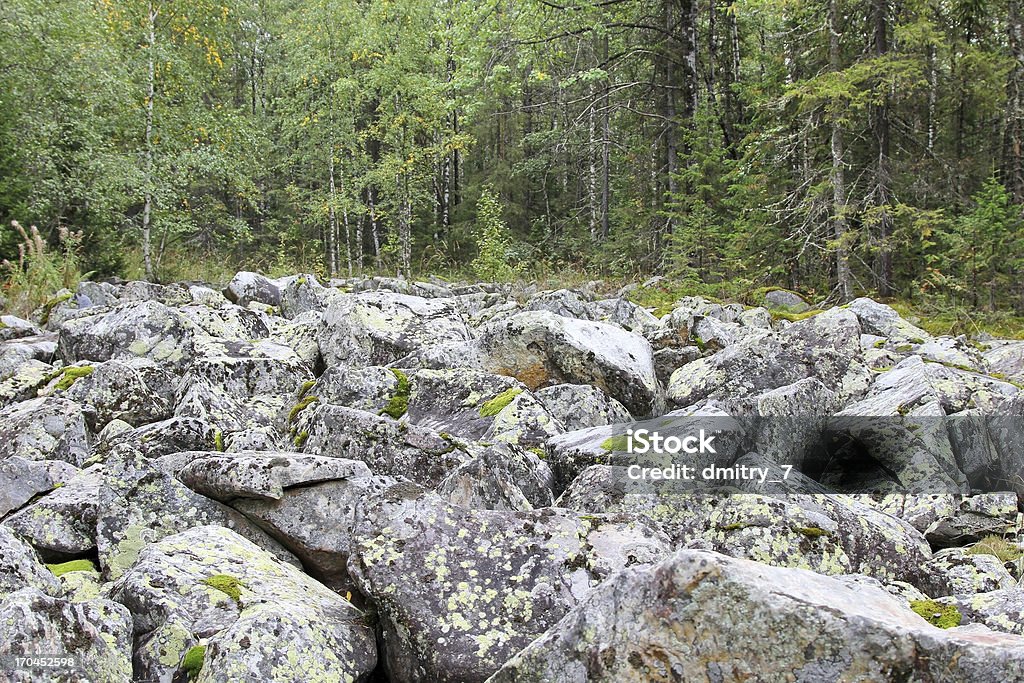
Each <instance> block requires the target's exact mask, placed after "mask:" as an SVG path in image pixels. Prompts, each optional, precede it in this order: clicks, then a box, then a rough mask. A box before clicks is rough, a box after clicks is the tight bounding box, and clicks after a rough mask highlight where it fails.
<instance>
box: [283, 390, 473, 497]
mask: <svg viewBox="0 0 1024 683" xmlns="http://www.w3.org/2000/svg"><path fill="white" fill-rule="evenodd" d="M294 431H295V433H296V434H302V435H304V438H302V439H301V444H300V445H299V446H297V449H298V450H300V451H302V452H303V453H313V454H317V455H325V456H329V457H336V458H350V459H352V460H360V461H362V462H364V463H366V464H367V465H368V466H369V468H370V470H371V471H372V472H373V473H374V474H386V475H391V476H401V477H408V478H410V479H412V480H413V481H416V482H418V483H421V484H423V485H424V486H430V487H434V486H437V485H438V483H440V481H441V480H442V479H444V477H445V475H447V474H448V473H449V472H450V471H451V470H453V469H455V468H456V467H458V466H459V465H460V464H462V463H463V462H465V461H466V460H468V459H469V455H468V454H467V453H466V451H465V450H464V449H463V448H462V447H460V445H459V443H458V442H457V441H455V440H453V439H452V438H450V437H449V438H445V435H442V434H439V433H437V432H435V431H434V430H432V429H428V428H426V427H420V426H418V425H407V424H402V423H399V422H396V421H395V420H393V419H391V418H390V417H382V416H380V415H375V414H373V413H368V412H366V411H363V410H355V409H352V408H344V407H341V406H335V405H320V404H319V403H318V402H315V403H312V404H311V405H310V406H309V407H307V408H306V409H305V410H303V411H301V413H300V414H299V416H298V417H297V419H296V421H295V423H294Z"/></svg>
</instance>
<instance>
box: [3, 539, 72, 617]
mask: <svg viewBox="0 0 1024 683" xmlns="http://www.w3.org/2000/svg"><path fill="white" fill-rule="evenodd" d="M23 588H33V589H35V590H38V591H41V592H43V593H46V594H48V595H54V596H58V595H60V590H61V589H60V581H58V580H57V577H55V576H54V575H53V573H52V572H51V571H50V570H49V569H47V568H46V567H44V566H43V564H42V562H41V561H40V559H39V556H38V555H37V554H36V551H35V550H33V549H32V546H30V545H29V544H28V543H26V542H25V541H24V540H23V539H22V538H21V537H19V536H18V535H17V534H16V533H14V532H13V531H11V529H9V528H8V527H5V526H0V603H2V602H3V601H4V600H6V599H7V596H9V595H10V594H12V593H15V592H17V591H20V590H21V589H23Z"/></svg>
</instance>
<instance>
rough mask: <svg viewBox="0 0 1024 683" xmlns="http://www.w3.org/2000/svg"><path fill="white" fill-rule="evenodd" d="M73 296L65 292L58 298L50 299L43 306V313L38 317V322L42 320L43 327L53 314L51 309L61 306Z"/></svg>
mask: <svg viewBox="0 0 1024 683" xmlns="http://www.w3.org/2000/svg"><path fill="white" fill-rule="evenodd" d="M73 296H74V294H72V293H71V292H65V293H64V294H61V295H60V296H55V297H53V298H52V299H48V300H47V301H46V303H44V304H43V313H42V315H41V316H40V320H42V323H43V324H44V325H45V324H47V323H48V322H50V314H51V313H53V309H55V308H56V307H57V306H59V305H61V304H62V303H64V302H65V301H68V300H69V299H70V298H71V297H73Z"/></svg>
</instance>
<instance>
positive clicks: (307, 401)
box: [288, 396, 320, 424]
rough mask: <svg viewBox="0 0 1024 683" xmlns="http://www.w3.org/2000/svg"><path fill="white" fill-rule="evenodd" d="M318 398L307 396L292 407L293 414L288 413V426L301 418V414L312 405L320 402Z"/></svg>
mask: <svg viewBox="0 0 1024 683" xmlns="http://www.w3.org/2000/svg"><path fill="white" fill-rule="evenodd" d="M319 400H320V397H318V396H305V397H303V399H302V400H301V401H299V402H298V403H296V404H295V405H294V406H292V409H291V412H289V413H288V424H292V423H293V422H295V420H296V419H298V417H299V413H301V412H302V411H303V410H305V409H306V408H308V407H309V406H310V405H311V404H313V403H315V402H316V401H319Z"/></svg>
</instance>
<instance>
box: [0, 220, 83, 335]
mask: <svg viewBox="0 0 1024 683" xmlns="http://www.w3.org/2000/svg"><path fill="white" fill-rule="evenodd" d="M11 227H12V228H13V229H14V231H15V232H16V233H17V234H18V237H20V239H21V242H20V243H19V244H18V262H17V263H12V262H11V261H9V260H7V259H4V260H3V262H2V263H0V268H2V269H3V272H4V274H5V276H6V277H5V280H4V281H3V284H2V285H0V288H2V290H3V296H4V298H5V299H6V305H5V307H4V308H5V310H6V311H7V312H9V313H13V314H14V315H17V316H20V317H23V318H27V317H28V316H29V315H30V314H31V313H32V311H34V310H36V309H37V308H39V307H40V306H42V305H44V304H45V303H46V302H47V301H48V300H49V299H50V298H51V297H52V296H53V294H54V292H56V291H57V290H59V289H61V288H62V287H67V288H68V289H74V288H75V287H76V286H77V285H78V281H79V280H81V279H82V278H83V277H85V276H84V275H83V274H82V272H81V268H80V266H79V264H80V259H79V256H80V250H81V246H82V233H81V231H79V232H72V231H70V230H68V229H67V228H64V227H61V228H59V229H58V235H57V236H58V245H57V246H58V250H57V251H51V250H50V248H49V246H48V245H47V244H46V240H44V239H43V236H42V235H41V234H39V229H38V228H36V226H34V225H32V226H29V228H28V230H26V229H25V228H24V227H22V225H21V224H20V223H18V221H11Z"/></svg>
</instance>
